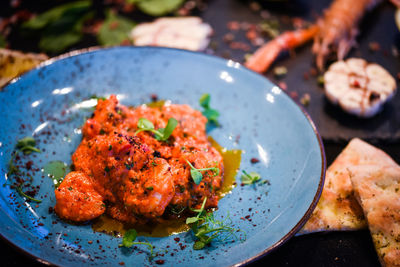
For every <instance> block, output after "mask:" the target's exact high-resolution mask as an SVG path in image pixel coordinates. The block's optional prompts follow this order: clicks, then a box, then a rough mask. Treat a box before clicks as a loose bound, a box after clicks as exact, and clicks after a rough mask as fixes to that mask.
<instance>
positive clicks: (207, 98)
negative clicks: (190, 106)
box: [199, 94, 211, 109]
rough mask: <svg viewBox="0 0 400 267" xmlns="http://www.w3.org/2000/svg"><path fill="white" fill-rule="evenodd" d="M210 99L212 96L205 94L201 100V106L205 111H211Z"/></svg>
mask: <svg viewBox="0 0 400 267" xmlns="http://www.w3.org/2000/svg"><path fill="white" fill-rule="evenodd" d="M210 99H211V97H210V94H203V95H202V96H201V97H200V100H199V103H200V106H202V107H203V108H205V109H209V108H210Z"/></svg>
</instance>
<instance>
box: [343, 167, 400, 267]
mask: <svg viewBox="0 0 400 267" xmlns="http://www.w3.org/2000/svg"><path fill="white" fill-rule="evenodd" d="M349 172H350V177H351V181H352V184H353V188H354V193H355V196H356V198H357V200H358V202H359V203H360V205H361V206H362V208H363V210H364V214H365V218H366V219H367V221H368V227H369V230H370V232H371V235H372V240H373V241H374V245H375V249H376V251H377V253H378V256H379V260H380V261H381V264H382V266H388V267H389V266H393V267H394V266H397V267H399V266H400V167H398V166H389V167H388V166H384V167H382V166H377V165H371V166H357V167H352V168H350V169H349Z"/></svg>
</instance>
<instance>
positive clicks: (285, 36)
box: [245, 25, 318, 73]
mask: <svg viewBox="0 0 400 267" xmlns="http://www.w3.org/2000/svg"><path fill="white" fill-rule="evenodd" d="M317 32H318V27H317V26H316V25H313V26H311V27H309V28H308V29H300V30H296V31H288V32H284V33H282V34H281V35H279V36H278V37H276V38H275V39H273V40H271V41H269V42H268V43H266V44H264V45H263V46H261V47H260V48H259V49H257V51H256V52H255V53H254V54H253V55H252V56H251V57H250V58H249V59H247V60H246V63H245V66H246V67H247V68H249V69H251V70H253V71H256V72H258V73H263V72H265V71H267V70H268V68H269V67H270V66H271V64H272V63H273V62H274V61H275V59H276V58H277V57H278V56H279V54H280V53H281V52H282V51H285V50H288V49H294V48H296V47H298V46H301V45H303V44H304V43H306V42H307V41H309V40H311V39H312V38H313V37H314V36H315V35H316V34H317Z"/></svg>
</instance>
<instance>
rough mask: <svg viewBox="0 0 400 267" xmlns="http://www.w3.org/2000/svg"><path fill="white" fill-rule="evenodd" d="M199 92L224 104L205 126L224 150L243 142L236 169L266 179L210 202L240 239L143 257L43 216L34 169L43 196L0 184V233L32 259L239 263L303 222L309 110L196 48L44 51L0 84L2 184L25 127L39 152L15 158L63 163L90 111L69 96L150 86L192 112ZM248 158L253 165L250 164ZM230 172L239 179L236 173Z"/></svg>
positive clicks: (145, 90)
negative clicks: (214, 123) (216, 120)
mask: <svg viewBox="0 0 400 267" xmlns="http://www.w3.org/2000/svg"><path fill="white" fill-rule="evenodd" d="M203 93H210V95H211V106H212V107H215V108H216V109H218V110H219V111H220V113H221V116H220V122H221V125H222V127H220V128H214V129H212V130H211V131H210V132H209V134H210V135H211V136H212V137H213V138H214V139H215V140H216V141H217V142H218V143H219V144H221V145H222V146H224V147H226V148H228V149H241V150H242V161H241V166H240V169H241V170H246V171H248V172H250V171H255V172H258V173H260V174H261V176H262V178H264V179H268V180H269V181H270V185H268V184H264V185H261V184H260V185H256V186H240V185H238V186H236V187H235V188H234V189H233V190H232V192H231V194H228V195H226V196H225V197H224V198H223V199H221V201H220V203H219V209H218V210H217V211H215V216H216V217H217V218H222V217H224V218H225V217H226V215H227V214H228V213H229V214H230V218H231V220H232V223H233V226H234V227H236V228H239V229H241V230H242V232H241V233H246V237H247V238H246V240H245V241H239V240H237V241H235V242H228V243H224V242H213V243H212V245H211V246H210V247H206V248H205V249H203V250H193V248H192V245H193V236H192V235H191V233H190V232H186V233H180V234H177V235H174V236H169V237H163V238H152V237H150V238H147V240H148V241H149V242H150V243H152V244H153V245H155V246H156V251H158V252H159V256H157V257H156V258H155V259H154V260H153V261H151V262H150V261H149V259H148V254H147V253H146V251H147V248H146V247H144V248H143V247H138V248H137V249H134V250H133V249H121V248H119V247H118V244H119V243H121V239H120V238H117V237H113V236H110V235H107V234H103V233H98V232H94V231H93V230H92V229H91V226H90V225H72V224H68V223H66V222H63V221H61V220H59V219H58V218H57V216H56V215H55V214H54V213H49V207H53V206H54V205H55V196H54V192H53V190H54V189H53V184H52V180H51V179H49V178H48V177H46V175H44V174H43V173H41V172H40V171H37V172H34V177H33V184H34V185H39V186H40V189H39V191H38V194H37V197H38V198H40V199H42V200H43V202H42V203H40V204H36V203H34V202H25V201H24V199H23V198H22V197H21V196H20V195H18V194H17V193H16V192H15V190H14V189H12V188H10V187H9V186H4V187H0V234H1V235H2V236H3V238H5V239H6V240H8V241H9V242H11V243H12V244H14V245H15V246H17V247H19V248H20V249H21V250H23V251H25V252H26V253H28V254H30V255H32V256H33V257H34V258H37V259H40V260H41V261H42V262H48V263H52V264H56V265H62V266H89V265H96V266H99V265H107V266H111V265H114V266H115V265H118V263H120V262H124V263H125V264H126V265H127V266H132V265H153V264H154V265H155V264H156V260H162V261H164V264H165V265H174V266H175V265H182V266H198V265H201V266H229V265H235V264H239V265H240V264H244V263H248V262H250V261H253V260H255V259H257V258H259V257H261V256H263V255H265V254H266V253H268V252H270V251H271V250H272V249H274V248H276V247H278V246H279V245H281V244H282V243H283V242H285V241H286V240H288V239H289V238H290V237H291V236H293V235H294V234H295V233H296V232H297V231H298V230H299V229H300V228H301V227H302V225H303V224H304V223H305V222H306V220H307V219H308V217H309V216H310V214H311V212H312V210H313V208H314V207H315V205H316V203H317V201H318V198H319V195H320V193H321V190H322V185H323V180H324V173H325V157H324V150H323V146H322V142H321V138H320V136H319V135H318V133H317V131H316V129H315V126H314V124H313V123H312V121H311V120H310V118H309V117H308V115H307V114H305V112H304V111H303V110H302V109H301V108H300V107H299V106H298V105H297V104H296V103H295V102H293V101H292V100H291V98H290V97H288V96H287V95H286V94H285V93H284V92H283V91H282V90H281V89H279V88H278V87H277V86H275V85H274V84H272V83H271V82H269V81H268V80H266V79H265V78H264V77H262V76H260V75H257V74H255V73H253V72H251V71H249V70H247V69H246V68H244V67H243V66H241V65H240V64H239V63H235V62H233V61H230V60H223V59H220V58H216V57H212V56H208V55H204V54H199V53H192V52H187V51H181V50H175V49H166V48H151V47H143V48H135V47H115V48H109V49H98V50H96V49H94V50H91V51H88V50H86V51H80V52H75V53H72V54H68V55H66V56H61V57H59V58H56V59H50V60H49V61H47V62H45V63H44V64H42V65H41V66H40V67H39V68H36V69H34V70H32V71H29V72H28V73H26V74H24V75H23V76H21V77H20V78H17V79H15V80H13V81H12V82H11V83H9V84H8V85H7V86H6V87H5V88H3V91H2V92H0V102H1V103H2V104H1V107H0V109H1V117H0V123H1V125H2V127H1V128H0V181H1V184H3V183H4V182H5V180H6V179H7V178H6V172H7V171H6V170H7V168H8V167H7V165H8V162H9V160H10V157H11V153H12V151H13V150H14V147H15V144H16V142H17V140H18V139H20V138H22V137H25V136H31V135H33V136H34V137H35V139H36V140H38V147H39V148H40V149H41V150H42V153H34V154H32V155H30V156H27V157H26V159H25V158H23V159H22V160H32V161H33V166H32V168H38V169H40V168H42V167H43V166H45V165H46V164H47V163H48V162H50V161H54V160H60V161H64V162H66V163H67V164H69V163H71V160H70V156H71V154H72V153H73V151H74V150H75V149H76V147H77V146H78V144H79V142H80V140H81V133H80V131H79V127H80V126H81V125H82V123H83V122H84V119H85V118H86V117H87V116H89V115H90V111H88V110H85V109H84V108H78V106H77V105H76V104H77V103H82V101H83V100H85V99H88V97H89V96H91V95H94V94H95V95H97V96H106V95H110V94H117V95H118V96H119V98H120V101H121V103H122V104H125V105H138V104H142V103H146V102H149V99H150V95H151V94H157V95H158V97H159V98H160V99H168V100H171V101H172V102H174V103H179V104H183V103H185V104H189V105H191V106H192V107H194V108H196V109H200V106H199V103H198V100H199V98H200V96H201V95H202V94H203ZM84 103H85V102H84ZM251 158H258V159H260V162H259V163H257V164H251V163H250V160H251ZM236 179H237V183H238V184H240V175H239V174H238V175H237V177H236ZM248 215H249V216H248ZM177 238H179V239H180V241H179V242H177V241H176V240H178V239H177ZM139 239H140V238H139ZM90 241H92V242H90ZM179 243H181V244H179ZM160 254H161V255H160Z"/></svg>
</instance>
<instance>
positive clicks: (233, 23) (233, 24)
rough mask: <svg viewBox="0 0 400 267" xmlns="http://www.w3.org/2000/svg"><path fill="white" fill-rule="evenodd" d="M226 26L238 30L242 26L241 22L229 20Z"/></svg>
mask: <svg viewBox="0 0 400 267" xmlns="http://www.w3.org/2000/svg"><path fill="white" fill-rule="evenodd" d="M226 27H227V28H228V29H229V30H231V31H237V30H239V28H240V24H239V22H237V21H229V22H228V23H227V25H226Z"/></svg>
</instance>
